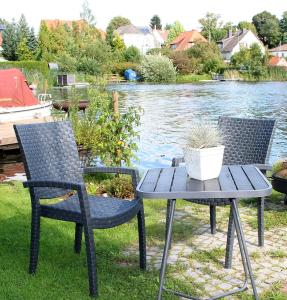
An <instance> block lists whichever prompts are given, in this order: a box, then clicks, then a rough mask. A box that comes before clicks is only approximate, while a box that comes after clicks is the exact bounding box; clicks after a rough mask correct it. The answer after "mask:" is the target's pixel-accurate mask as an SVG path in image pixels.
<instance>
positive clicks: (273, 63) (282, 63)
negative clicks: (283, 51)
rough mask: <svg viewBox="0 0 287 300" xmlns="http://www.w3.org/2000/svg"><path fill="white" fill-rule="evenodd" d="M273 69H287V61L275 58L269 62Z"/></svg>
mask: <svg viewBox="0 0 287 300" xmlns="http://www.w3.org/2000/svg"><path fill="white" fill-rule="evenodd" d="M268 64H269V66H271V67H284V68H285V69H287V61H286V59H285V58H284V57H279V56H273V57H271V58H270V60H269V62H268Z"/></svg>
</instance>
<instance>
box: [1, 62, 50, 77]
mask: <svg viewBox="0 0 287 300" xmlns="http://www.w3.org/2000/svg"><path fill="white" fill-rule="evenodd" d="M9 68H18V69H24V70H25V71H38V72H40V73H42V74H43V75H44V76H45V77H48V76H49V73H50V72H49V68H48V64H47V63H46V62H43V61H33V60H27V61H26V60H25V61H3V62H2V61H1V62H0V69H9Z"/></svg>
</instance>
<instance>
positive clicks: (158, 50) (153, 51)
mask: <svg viewBox="0 0 287 300" xmlns="http://www.w3.org/2000/svg"><path fill="white" fill-rule="evenodd" d="M172 53H173V50H171V49H170V48H168V47H163V48H152V49H149V50H148V51H147V53H146V54H147V55H159V54H161V55H164V56H167V57H169V56H170V55H171V54H172Z"/></svg>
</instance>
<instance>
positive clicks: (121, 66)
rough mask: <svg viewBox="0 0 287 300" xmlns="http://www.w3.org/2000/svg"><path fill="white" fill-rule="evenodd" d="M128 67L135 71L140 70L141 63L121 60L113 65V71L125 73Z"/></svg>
mask: <svg viewBox="0 0 287 300" xmlns="http://www.w3.org/2000/svg"><path fill="white" fill-rule="evenodd" d="M127 69H132V70H134V71H138V70H139V64H137V63H134V62H119V63H114V64H113V65H112V67H111V72H112V73H116V74H120V75H124V72H125V70H127Z"/></svg>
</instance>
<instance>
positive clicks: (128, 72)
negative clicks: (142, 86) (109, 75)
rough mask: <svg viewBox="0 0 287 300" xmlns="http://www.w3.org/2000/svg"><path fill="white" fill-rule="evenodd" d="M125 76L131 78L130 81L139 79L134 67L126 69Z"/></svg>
mask: <svg viewBox="0 0 287 300" xmlns="http://www.w3.org/2000/svg"><path fill="white" fill-rule="evenodd" d="M124 77H125V79H126V80H130V81H134V80H137V79H138V77H137V73H136V72H135V71H134V70H132V69H127V70H125V72H124Z"/></svg>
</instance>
